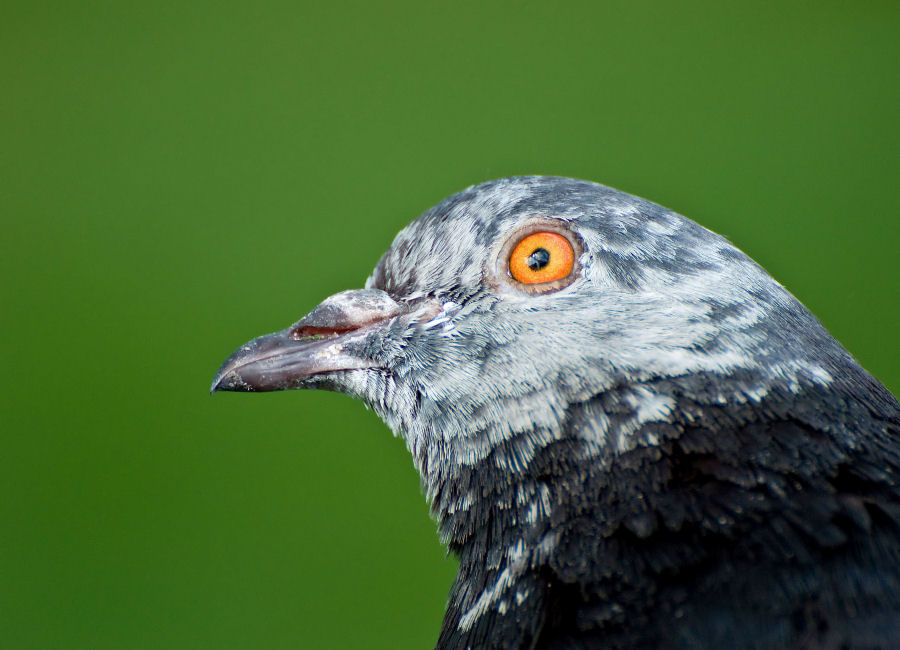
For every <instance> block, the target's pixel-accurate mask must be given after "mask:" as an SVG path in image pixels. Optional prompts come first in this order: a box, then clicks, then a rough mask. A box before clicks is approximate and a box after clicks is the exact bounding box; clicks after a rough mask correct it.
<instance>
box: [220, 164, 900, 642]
mask: <svg viewBox="0 0 900 650" xmlns="http://www.w3.org/2000/svg"><path fill="white" fill-rule="evenodd" d="M297 388H312V389H327V390H332V391H338V392H342V393H346V394H348V395H351V396H353V397H356V398H359V399H361V400H363V401H364V402H365V404H367V405H368V406H369V407H370V408H371V409H373V410H374V411H375V413H377V414H378V416H380V417H381V418H382V419H383V420H384V422H385V423H386V424H387V425H388V426H389V427H390V428H391V429H392V430H393V431H394V433H395V434H396V435H398V436H400V437H401V438H402V439H403V440H404V441H405V443H406V445H407V447H408V449H409V451H410V452H411V455H412V458H413V462H414V464H415V466H416V468H417V469H418V472H419V474H420V476H421V482H422V487H423V491H424V492H425V495H426V497H427V499H428V500H429V502H430V505H431V512H432V515H433V517H434V519H435V520H436V523H437V527H438V530H439V534H440V538H441V541H442V542H443V543H444V544H445V545H446V546H447V547H448V548H449V550H450V551H451V552H452V553H453V554H455V555H456V557H457V558H458V559H459V571H458V574H457V577H456V579H455V581H454V583H453V585H452V586H451V588H450V592H449V597H448V604H447V609H446V613H445V616H444V619H443V622H442V625H441V629H440V632H439V634H438V635H437V644H436V647H437V648H439V649H441V650H450V649H462V648H653V649H663V650H669V649H672V650H674V649H692V650H693V649H697V648H732V649H751V648H752V649H759V648H765V649H771V648H791V649H819V650H826V649H834V650H837V649H842V648H852V649H857V648H861V649H870V650H874V649H876V648H879V649H885V648H900V484H898V477H900V404H898V402H897V399H896V398H895V397H894V396H893V395H892V394H891V393H890V392H889V391H888V390H887V389H886V388H885V387H884V386H883V385H882V384H881V383H879V382H878V380H876V379H875V378H874V377H873V376H872V375H870V374H869V373H868V372H867V371H866V370H864V369H863V368H862V367H861V366H860V364H859V363H858V362H857V361H856V360H855V359H854V358H853V357H852V356H851V355H850V354H849V353H848V352H847V351H846V350H845V349H844V348H843V347H842V346H841V345H840V344H839V343H838V342H837V341H836V340H835V339H834V338H833V337H832V336H831V335H830V334H829V333H828V331H826V329H825V328H824V327H823V325H822V324H821V323H820V322H819V321H818V320H817V319H816V318H815V317H814V316H813V315H812V314H811V313H810V312H809V311H808V310H807V309H806V308H805V307H804V306H803V305H802V304H801V303H800V302H799V301H798V300H797V299H796V298H794V297H793V296H792V295H791V294H790V293H789V292H788V291H787V290H786V289H785V288H784V287H782V286H781V285H780V284H779V283H778V282H776V281H775V280H774V279H773V278H772V277H770V276H769V275H768V274H767V273H766V272H765V271H764V270H763V269H762V268H761V267H760V266H758V265H757V264H756V263H755V262H753V261H752V260H751V259H750V258H749V257H748V256H747V255H745V254H744V253H742V252H741V251H739V250H738V249H737V248H736V247H735V246H733V245H732V244H731V243H729V242H728V241H727V240H726V239H724V238H723V237H721V236H719V235H717V234H715V233H713V232H710V231H709V230H707V229H705V228H703V227H701V226H700V225H698V224H697V223H695V222H693V221H691V220H689V219H687V218H685V217H683V216H681V215H679V214H676V213H674V212H672V211H670V210H668V209H666V208H664V207H661V206H659V205H656V204H654V203H651V202H649V201H647V200H644V199H641V198H638V197H635V196H632V195H629V194H626V193H624V192H620V191H618V190H615V189H612V188H609V187H606V186H603V185H599V184H595V183H591V182H587V181H582V180H575V179H568V178H559V177H548V176H526V177H514V178H505V179H500V180H494V181H490V182H486V183H483V184H481V185H477V186H473V187H470V188H468V189H466V190H464V191H462V192H460V193H458V194H456V195H454V196H451V197H449V198H447V199H445V200H444V201H442V202H441V203H439V204H438V205H437V206H435V207H433V208H431V209H430V210H428V211H427V212H425V213H424V214H422V215H421V216H420V217H419V218H418V219H416V220H415V221H413V222H412V223H411V224H410V225H409V226H407V227H406V228H405V229H404V230H403V231H401V232H400V233H399V234H398V235H397V237H396V238H395V240H394V242H393V244H392V245H391V247H390V248H389V250H388V251H387V252H386V253H385V254H384V255H383V257H382V258H381V260H380V261H379V262H378V264H377V265H376V266H375V269H374V271H373V272H372V274H371V276H370V277H369V278H368V280H367V281H366V283H365V288H363V289H355V290H350V291H343V292H341V293H337V294H335V295H333V296H331V297H329V298H327V299H325V300H324V302H322V303H321V304H320V305H319V306H318V307H316V308H315V309H313V310H312V311H311V312H309V313H308V314H307V315H306V316H304V317H303V318H301V319H300V320H299V321H297V322H296V323H295V324H293V325H292V326H290V327H288V328H287V329H285V330H283V331H280V332H277V333H274V334H269V335H266V336H261V337H259V338H256V339H254V340H252V341H250V342H249V343H247V344H246V345H243V346H242V347H240V348H239V349H238V350H237V351H235V352H234V354H232V355H231V356H230V357H229V358H228V359H227V360H226V361H225V362H224V364H223V365H222V366H221V368H220V369H219V371H218V374H217V375H216V376H215V379H214V381H213V384H212V391H213V392H216V391H245V392H255V391H274V390H287V389H297ZM436 634H437V631H436Z"/></svg>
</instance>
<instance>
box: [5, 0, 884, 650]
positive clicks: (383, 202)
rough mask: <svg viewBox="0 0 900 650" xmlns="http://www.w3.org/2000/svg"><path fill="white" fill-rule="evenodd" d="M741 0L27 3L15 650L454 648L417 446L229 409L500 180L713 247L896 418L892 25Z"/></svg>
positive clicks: (10, 265)
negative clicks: (220, 387) (216, 389)
mask: <svg viewBox="0 0 900 650" xmlns="http://www.w3.org/2000/svg"><path fill="white" fill-rule="evenodd" d="M728 4H729V3H718V2H715V3H714V2H709V3H698V2H677V3H671V4H658V3H649V2H634V1H631V2H616V3H608V2H583V3H576V4H573V3H552V2H546V1H543V2H529V3H508V4H492V3H488V2H483V1H482V2H444V3H435V4H434V6H430V4H429V3H422V2H407V3H403V4H400V3H396V4H393V3H392V4H384V5H378V4H372V3H357V4H343V3H334V4H333V5H326V4H325V3H322V4H315V5H313V4H309V5H304V4H302V3H296V2H284V3H274V2H263V3H250V2H231V1H230V2H209V1H203V2H191V3H173V2H160V3H116V2H99V1H96V0H89V1H85V2H77V3H76V2H49V3H48V2H39V1H38V2H28V3H25V2H16V3H11V2H6V3H3V6H2V9H0V174H2V176H0V219H2V223H0V225H2V230H0V271H2V278H3V281H2V286H0V352H2V359H0V360H2V369H0V382H2V385H0V407H2V410H0V418H2V420H0V426H2V431H0V482H2V483H0V645H2V646H3V647H20V648H26V647H28V648H171V647H179V648H228V647H234V648H279V647H305V648H344V647H347V648H363V647H372V648H424V647H429V646H430V645H432V644H433V642H434V640H435V639H436V635H437V630H438V627H439V624H440V619H441V614H442V611H443V606H444V601H445V598H446V594H447V590H448V587H449V585H450V582H451V579H452V576H453V574H454V571H455V564H454V560H453V559H452V558H447V557H445V554H444V551H443V549H442V548H441V547H440V545H439V543H438V540H437V535H436V533H435V531H434V526H433V523H432V522H431V521H430V520H429V518H428V510H427V506H426V504H425V503H424V500H423V498H422V496H421V494H420V492H419V487H418V477H417V476H416V474H415V472H414V470H413V468H412V463H411V462H410V459H409V457H408V454H407V452H406V450H405V448H404V446H403V444H402V443H401V442H400V441H399V440H396V439H393V438H392V437H391V435H390V433H389V431H388V430H387V428H386V427H385V426H384V425H383V424H382V423H381V422H380V421H378V419H377V418H376V417H375V416H374V415H373V414H372V413H371V412H369V411H366V410H365V409H364V408H363V406H362V405H361V404H360V403H358V402H354V401H352V400H350V399H349V398H346V397H343V396H340V395H333V394H328V393H282V394H266V395H236V394H222V395H216V396H215V397H214V398H210V397H209V395H208V394H207V390H208V386H209V382H210V380H211V378H212V375H213V373H214V371H215V370H216V368H217V367H218V365H219V363H220V362H221V361H222V360H223V359H224V358H225V357H226V356H227V355H228V354H229V353H230V352H231V351H232V350H233V349H234V348H235V347H236V346H238V345H239V344H241V343H243V342H244V341H246V340H247V339H249V338H251V337H254V336H256V335H259V334H262V333H265V332H269V331H272V330H276V329H281V328H283V327H285V326H287V325H288V324H290V323H291V322H293V321H294V320H296V319H297V318H299V317H300V316H302V315H303V314H304V313H306V311H308V310H309V309H310V308H312V307H313V306H314V305H316V304H317V303H318V302H319V301H320V300H321V299H323V298H324V297H326V296H328V295H329V294H331V293H333V292H336V291H339V290H343V289H347V288H353V287H359V286H361V284H362V282H363V281H364V280H365V278H366V276H367V274H368V272H369V270H370V269H371V267H372V266H373V265H374V263H375V261H376V260H377V259H378V257H379V255H380V254H381V252H382V251H384V250H385V249H386V248H387V246H388V245H389V244H390V241H391V239H392V237H393V235H394V234H395V233H396V232H397V231H398V230H399V229H400V228H401V227H402V226H404V225H405V224H406V223H407V222H408V221H410V220H411V219H412V218H414V217H415V216H416V215H417V214H419V213H420V212H421V211H422V210H424V209H426V208H428V207H429V206H430V205H432V204H434V203H436V202H437V201H438V200H440V199H441V198H443V197H444V196H447V195H449V194H451V193H453V192H455V191H457V190H459V189H461V188H463V187H465V186H467V185H470V184H473V183H477V182H480V181H483V180H486V179H489V178H495V177H499V176H506V175H510V174H519V173H552V174H561V175H570V176H577V177H582V178H587V179H591V180H597V181H600V182H604V183H607V184H610V185H613V186H615V187H619V188H621V189H624V190H626V191H629V192H632V193H634V194H639V195H641V196H645V197H648V198H650V199H653V200H655V201H657V202H659V203H662V204H664V205H667V206H669V207H671V208H673V209H675V210H677V211H679V212H681V213H683V214H686V215H688V216H690V217H692V218H694V219H696V220H697V221H699V222H700V223H702V224H704V225H706V226H707V227H709V228H712V229H714V230H716V231H718V232H721V233H722V234H724V235H726V236H727V237H729V238H730V239H731V240H732V241H734V242H735V243H736V244H737V245H738V246H740V247H741V248H742V249H744V250H745V251H747V252H748V253H749V254H750V255H751V256H753V257H754V258H756V259H757V260H758V261H760V262H761V263H762V264H763V265H764V266H766V268H768V269H769V271H770V272H771V273H772V274H773V275H774V276H775V277H776V278H778V279H779V280H780V281H782V282H783V283H784V284H785V285H786V286H787V287H788V288H789V289H790V290H791V291H793V292H794V293H795V294H796V295H797V296H798V297H800V299H801V300H803V301H804V302H805V303H806V304H807V305H808V306H810V308H811V309H812V310H813V311H814V312H815V313H816V314H817V315H818V316H819V317H820V318H821V319H822V320H823V322H824V323H825V325H826V326H827V327H828V328H829V329H830V330H831V331H832V332H833V333H834V334H835V336H837V338H838V339H839V340H840V341H842V342H843V343H844V344H845V345H846V346H847V347H848V348H849V349H850V350H851V351H852V352H853V353H854V354H855V355H856V356H857V357H858V358H859V359H860V361H861V362H862V363H863V365H865V366H866V367H867V368H868V369H869V370H871V371H872V372H873V373H874V374H875V375H876V376H877V377H879V378H880V379H882V380H883V381H884V382H885V383H886V384H887V385H888V386H889V387H890V388H892V389H893V390H894V391H895V392H896V391H897V390H898V389H900V364H898V361H900V354H898V347H900V346H898V345H897V329H898V328H897V318H898V304H900V300H898V298H900V296H898V288H897V287H898V282H897V280H898V248H900V229H898V213H897V203H898V201H897V199H898V192H897V186H898V178H900V162H898V150H900V146H898V145H900V142H898V135H900V128H898V106H900V92H898V83H897V62H898V61H900V46H898V43H900V39H898V38H897V34H898V33H900V5H898V3H896V2H894V1H886V2H857V3H850V2H808V3H785V2H770V3H762V4H759V3H757V4H754V5H753V6H750V5H744V6H742V7H740V8H737V7H731V6H728Z"/></svg>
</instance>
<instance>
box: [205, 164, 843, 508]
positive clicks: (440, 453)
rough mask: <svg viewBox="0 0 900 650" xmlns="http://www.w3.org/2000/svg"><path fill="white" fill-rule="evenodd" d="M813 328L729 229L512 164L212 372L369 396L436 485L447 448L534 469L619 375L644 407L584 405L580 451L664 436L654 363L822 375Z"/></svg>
mask: <svg viewBox="0 0 900 650" xmlns="http://www.w3.org/2000/svg"><path fill="white" fill-rule="evenodd" d="M548 242H549V243H548ZM515 264H519V265H520V266H521V270H519V271H517V270H516V268H515V266H514V265H515ZM529 264H530V266H529ZM560 264H561V265H562V266H559V265H560ZM547 271H549V272H550V273H551V274H552V275H548V274H547ZM529 275H530V276H534V277H529ZM517 276H518V278H517ZM814 339H818V342H822V341H825V342H828V341H829V340H830V337H829V336H828V335H827V333H825V332H824V330H823V329H822V327H821V325H819V323H818V322H817V321H816V320H815V318H814V317H812V316H811V315H810V314H809V312H807V311H806V310H805V309H804V308H803V307H802V306H801V305H800V304H799V303H798V302H797V301H796V300H795V299H794V298H793V297H792V296H791V295H790V294H788V293H787V292H786V291H785V290H784V289H783V288H782V287H781V286H780V285H779V284H778V283H776V282H775V281H774V280H773V279H772V278H771V277H769V276H768V275H767V274H766V273H765V272H764V271H763V270H762V269H761V268H760V267H759V266H757V265H756V264H755V263H754V262H753V261H752V260H750V259H749V258H748V257H747V256H745V255H744V254H743V253H741V252H740V251H738V250H737V249H736V248H735V247H734V246H732V245H731V244H730V243H728V242H727V241H726V240H725V239H723V238H722V237H720V236H718V235H716V234H714V233H712V232H710V231H708V230H706V229H704V228H702V227H701V226H699V225H697V224H696V223H694V222H692V221H690V220H689V219H686V218H684V217H682V216H680V215H678V214H675V213H674V212H671V211H669V210H666V209H664V208H662V207H660V206H658V205H656V204H654V203H651V202H649V201H646V200H643V199H640V198H637V197H634V196H631V195H628V194H625V193H623V192H619V191H617V190H614V189H611V188H608V187H605V186H602V185H598V184H595V183H589V182H584V181H578V180H573V179H566V178H555V177H519V178H508V179H502V180H497V181H492V182H488V183H485V184H482V185H479V186H476V187H472V188H469V189H467V190H464V191H462V192H460V193H459V194H456V195H454V196H452V197H450V198H448V199H446V200H444V201H443V202H441V203H440V204H438V205H437V206H435V207H434V208H432V209H431V210H429V211H427V212H426V213H424V214H423V215H421V216H420V217H419V218H418V219H416V220H415V221H414V222H413V223H411V224H410V225H409V226H408V227H407V228H405V229H404V230H403V231H401V232H400V233H399V234H398V235H397V237H396V239H395V240H394V242H393V244H392V246H391V247H390V249H389V250H388V251H387V252H386V253H385V254H384V256H383V257H382V258H381V260H380V261H379V262H378V264H377V265H376V267H375V269H374V271H373V273H372V275H371V276H370V277H369V279H368V281H367V282H366V288H365V289H362V290H353V291H346V292H343V293H340V294H337V295H335V296H332V297H330V298H328V299H327V300H325V301H324V302H323V303H322V304H321V305H320V306H319V307H317V308H316V309H314V310H313V311H312V312H311V313H310V314H309V315H307V316H306V317H304V318H303V319H301V320H300V321H298V322H297V323H296V324H294V325H293V326H291V327H290V328H288V329H287V330H284V331H283V332H280V333H276V334H273V335H269V336H265V337H261V338H259V339H256V340H255V341H252V342H250V343H248V344H247V345H245V346H243V347H242V348H241V349H239V350H238V351H237V352H236V353H235V354H234V355H233V356H232V357H231V358H229V359H228V360H227V361H226V362H225V363H224V364H223V366H222V368H221V369H220V371H219V374H218V375H217V376H216V379H215V381H214V382H213V390H245V391H259V390H282V389H288V388H327V389H331V390H337V391H341V392H345V393H348V394H350V395H353V396H355V397H358V398H360V399H362V400H364V401H365V402H366V403H367V404H368V405H369V406H371V407H372V408H373V409H374V410H375V411H376V412H377V413H378V414H379V415H380V416H381V417H382V418H383V419H384V420H385V422H387V424H388V425H389V426H390V427H391V428H392V429H393V430H394V432H395V433H397V434H398V435H400V436H402V437H404V438H405V440H406V442H407V444H408V446H409V448H410V450H411V451H412V452H413V456H414V458H415V459H416V462H417V465H418V468H419V470H420V472H421V474H422V477H423V480H424V484H425V487H426V491H427V493H428V495H429V496H430V497H434V495H435V494H436V493H437V491H438V490H439V488H440V486H441V484H442V482H443V481H445V480H446V479H447V475H448V473H451V472H452V471H453V469H454V468H457V467H460V466H467V467H471V466H475V465H477V464H478V463H481V462H482V461H484V460H485V459H486V458H487V457H488V456H492V462H493V464H494V465H496V466H498V467H502V468H503V469H504V470H508V471H509V472H510V474H509V475H510V476H514V475H515V473H516V472H521V471H525V470H526V468H527V466H528V464H529V462H530V461H531V459H532V457H533V455H534V453H535V451H536V449H538V448H540V447H542V446H545V445H547V444H548V443H549V442H551V441H554V440H558V439H560V438H561V437H563V436H564V435H566V434H567V433H572V432H571V431H566V427H565V424H566V422H567V418H568V416H569V415H570V413H569V409H570V406H571V405H572V404H581V403H585V402H587V401H589V400H590V399H591V398H593V397H594V396H596V395H597V394H599V393H602V392H604V391H606V390H608V389H610V388H611V387H613V386H629V387H631V388H630V389H627V390H624V391H622V394H621V395H620V401H622V402H623V405H624V408H625V411H630V414H631V416H632V420H633V422H631V423H630V424H629V423H628V422H624V421H623V422H618V423H614V422H612V421H611V420H610V415H609V414H607V413H602V412H598V413H597V414H596V417H590V418H585V427H584V429H585V430H579V431H578V432H577V435H578V437H579V444H580V453H582V454H592V455H594V456H596V457H598V458H608V457H611V456H614V455H616V454H619V453H622V452H623V451H627V450H628V449H631V448H633V447H635V446H638V445H644V444H653V443H654V442H655V441H654V440H653V435H652V434H651V435H650V437H649V438H648V439H640V437H639V436H638V435H637V433H636V430H637V428H638V425H640V424H643V423H645V422H647V421H650V420H653V419H654V418H656V419H658V420H660V421H665V420H668V419H669V418H670V416H671V415H672V413H671V412H672V409H673V408H674V407H675V404H674V401H673V399H672V398H671V396H669V395H666V394H664V393H661V392H660V391H658V390H656V389H655V388H653V387H652V385H651V383H652V382H653V381H654V380H656V379H659V378H661V377H677V376H686V375H689V374H692V373H713V374H719V375H722V376H723V377H729V378H732V379H733V378H734V377H740V378H741V379H742V380H743V383H741V382H735V381H731V382H730V384H731V386H723V388H722V390H723V396H722V397H723V399H724V398H726V397H727V398H728V399H732V398H734V399H744V400H746V399H757V400H758V399H760V398H761V397H762V396H764V394H765V393H766V392H767V391H768V390H769V389H770V388H771V387H772V386H773V385H774V384H776V383H785V382H787V383H793V384H794V385H796V384H797V383H798V382H801V381H812V382H820V383H821V382H828V381H829V379H830V373H829V370H828V366H829V363H828V360H827V358H823V356H822V353H821V348H822V347H823V346H821V345H815V344H816V343H817V341H816V340H814ZM825 347H826V348H827V347H829V346H827V345H826V346H825ZM811 349H812V350H816V355H818V356H817V357H811V354H810V350H811ZM825 357H827V355H825ZM728 391H733V392H734V395H727V392H728ZM625 411H623V412H622V413H619V414H618V415H617V416H616V417H618V418H619V419H620V420H624V419H627V418H625V415H627V413H625ZM614 424H618V425H619V426H613V425H614Z"/></svg>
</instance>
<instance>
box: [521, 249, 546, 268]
mask: <svg viewBox="0 0 900 650" xmlns="http://www.w3.org/2000/svg"><path fill="white" fill-rule="evenodd" d="M525 263H526V264H527V265H528V268H529V269H531V270H532V271H540V270H541V269H542V268H544V267H545V266H547V265H548V264H549V263H550V251H548V250H547V249H546V248H535V249H534V252H533V253H532V254H531V255H529V256H528V259H527V260H525Z"/></svg>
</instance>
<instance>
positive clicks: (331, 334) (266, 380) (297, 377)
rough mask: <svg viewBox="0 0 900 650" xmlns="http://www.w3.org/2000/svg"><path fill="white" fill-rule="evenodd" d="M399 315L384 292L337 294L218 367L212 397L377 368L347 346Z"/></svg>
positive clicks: (292, 385) (298, 385) (285, 386)
mask: <svg viewBox="0 0 900 650" xmlns="http://www.w3.org/2000/svg"><path fill="white" fill-rule="evenodd" d="M400 311H401V309H400V305H398V304H397V303H396V302H395V301H394V300H393V299H392V298H391V297H390V296H388V294H386V293H385V292H384V291H381V290H379V289H358V290H354V291H343V292H341V293H338V294H335V295H333V296H331V297H330V298H327V299H326V300H325V301H324V302H322V304H320V305H319V306H318V307H316V308H315V309H313V310H312V311H311V312H310V313H309V314H307V315H306V316H304V317H303V318H301V319H300V320H299V321H297V322H296V323H294V324H293V325H291V326H290V327H288V328H287V329H285V330H282V331H280V332H275V333H273V334H266V335H265V336H260V337H259V338H256V339H253V340H252V341H250V342H249V343H246V344H244V345H242V346H241V347H240V348H238V349H237V350H236V351H235V352H234V353H233V354H232V355H231V356H230V357H228V358H227V359H226V360H225V363H223V364H222V367H221V368H219V372H217V373H216V376H215V378H213V382H212V387H211V388H210V393H215V392H216V391H219V390H230V391H248V392H252V391H272V390H287V389H289V388H301V387H302V386H303V385H304V382H305V381H306V380H307V379H308V378H309V377H311V376H312V375H317V374H321V373H325V372H333V371H337V370H353V369H357V368H372V367H378V365H379V364H378V362H377V361H375V360H374V359H371V358H368V357H367V356H365V355H361V354H359V353H353V352H350V351H348V347H356V346H353V345H352V344H353V343H354V342H361V341H362V339H364V338H365V336H366V334H367V333H368V332H370V331H371V329H372V328H373V327H377V326H380V325H384V324H385V323H386V322H387V321H389V320H391V319H392V318H394V317H395V316H397V315H398V314H399V313H400Z"/></svg>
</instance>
